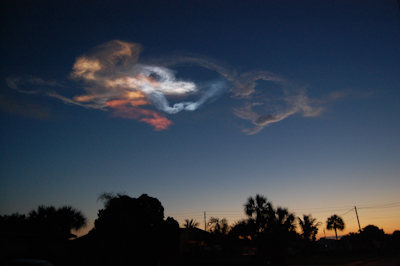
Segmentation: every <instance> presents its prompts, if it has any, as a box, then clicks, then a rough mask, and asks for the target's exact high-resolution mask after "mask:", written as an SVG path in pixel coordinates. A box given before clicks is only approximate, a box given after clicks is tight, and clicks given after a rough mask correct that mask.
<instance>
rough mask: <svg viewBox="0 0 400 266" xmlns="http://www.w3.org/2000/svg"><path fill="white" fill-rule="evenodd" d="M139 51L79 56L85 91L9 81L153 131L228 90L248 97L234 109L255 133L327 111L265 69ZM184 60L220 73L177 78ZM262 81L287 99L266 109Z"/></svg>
mask: <svg viewBox="0 0 400 266" xmlns="http://www.w3.org/2000/svg"><path fill="white" fill-rule="evenodd" d="M141 50H142V48H141V46H140V45H139V44H135V43H128V42H122V41H119V40H113V41H110V42H107V43H106V44H103V45H101V46H99V47H96V48H95V49H94V50H93V52H92V53H90V54H86V55H83V56H80V57H78V58H77V59H76V61H75V63H74V65H73V67H72V72H71V74H70V77H71V79H72V80H74V81H76V82H78V84H81V85H82V88H83V91H84V92H83V93H82V94H80V95H76V96H74V97H72V98H69V97H67V96H63V95H61V94H59V93H58V92H56V91H55V90H54V89H53V90H50V89H48V90H44V89H43V88H44V87H47V88H56V87H60V86H63V85H62V84H61V83H59V82H56V81H44V80H42V79H40V78H34V77H25V78H21V77H14V78H8V79H7V84H8V86H9V87H10V88H12V89H15V90H17V91H19V92H23V93H28V94H33V93H42V94H45V95H47V96H50V97H54V98H58V99H60V100H62V101H63V102H64V103H67V104H74V105H79V106H82V107H85V108H93V109H100V110H105V111H107V110H109V111H111V112H112V114H113V115H114V116H118V117H122V118H128V119H135V120H138V121H141V122H145V123H147V124H149V125H151V126H153V127H154V129H155V130H164V129H167V128H168V127H169V126H170V125H171V124H172V121H171V120H169V119H168V118H167V117H166V115H168V114H176V113H179V112H181V111H194V110H196V109H197V108H199V107H200V106H202V105H204V104H205V103H206V102H207V101H210V100H211V99H214V98H215V97H217V96H218V95H220V94H221V93H223V92H228V91H229V92H230V93H231V95H232V97H234V98H238V99H242V100H243V101H244V105H243V106H242V107H239V108H235V109H234V114H235V115H236V116H238V117H240V118H242V119H246V120H250V121H251V122H252V123H253V124H254V127H253V128H250V129H244V131H245V132H246V133H247V134H255V133H257V132H259V131H260V130H261V129H262V128H264V127H265V126H267V125H269V124H271V123H275V122H278V121H281V120H282V119H285V118H286V117H288V116H290V115H292V114H295V113H300V114H302V115H304V116H316V115H318V114H320V113H321V111H322V110H323V108H322V107H321V106H317V105H316V103H315V102H314V103H313V101H311V100H310V99H309V98H308V97H307V95H306V91H305V90H304V89H303V90H301V89H298V88H295V87H294V86H293V85H291V84H290V83H289V82H288V81H286V80H285V79H284V78H282V77H279V76H277V75H275V74H272V73H269V72H267V71H249V72H246V73H243V74H238V73H237V71H235V70H232V69H231V68H230V67H226V66H222V64H220V63H216V62H214V61H213V60H210V59H204V58H199V57H194V56H176V57H173V58H169V59H167V58H161V59H155V60H153V61H152V62H153V63H151V64H149V63H147V64H146V63H143V62H139V56H140V53H141ZM182 64H185V65H187V64H189V65H190V64H191V65H197V66H200V67H203V68H207V69H209V70H212V71H214V72H217V73H218V74H219V76H220V78H219V79H218V80H216V81H215V80H213V81H209V82H208V83H206V84H207V85H204V84H203V85H199V84H196V83H194V82H192V81H185V80H180V79H177V78H176V76H175V72H174V71H172V70H171V69H170V67H172V66H174V65H182ZM259 80H263V81H267V82H272V83H274V84H276V85H278V86H280V87H281V89H282V91H283V97H282V99H280V100H281V102H283V103H284V104H283V105H282V104H281V105H280V106H275V105H274V106H273V108H271V105H269V107H270V108H269V109H270V110H267V108H266V109H265V110H263V107H264V103H265V99H259V97H260V95H261V94H260V93H259V92H260V91H262V90H261V89H258V88H257V81H259ZM26 85H30V86H31V87H35V86H36V87H41V88H40V89H36V90H32V89H30V90H26V89H21V86H26ZM228 88H229V90H228ZM185 97H186V98H190V99H194V98H195V99H197V100H195V101H178V102H175V103H173V104H170V102H171V101H172V100H174V99H175V100H176V99H178V98H179V99H182V98H185ZM267 101H271V99H267ZM320 103H321V102H320ZM255 109H258V110H257V111H255Z"/></svg>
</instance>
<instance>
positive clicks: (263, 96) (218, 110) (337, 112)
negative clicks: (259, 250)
mask: <svg viewBox="0 0 400 266" xmlns="http://www.w3.org/2000/svg"><path fill="white" fill-rule="evenodd" d="M0 9H1V23H0V24H1V49H0V54H1V57H0V58H1V63H0V70H1V71H0V80H1V87H0V121H1V129H0V134H1V140H0V148H1V151H2V152H1V155H0V156H1V157H0V161H1V163H0V171H1V172H0V175H1V177H0V214H11V213H13V212H17V211H18V212H20V213H27V212H28V211H29V210H32V209H34V208H36V207H37V206H38V205H39V204H45V205H55V206H60V205H62V204H69V205H73V206H74V207H76V208H79V209H81V210H82V211H83V212H84V213H85V214H86V215H87V216H88V217H89V219H90V220H91V221H92V222H93V221H94V219H95V218H96V214H97V211H98V209H100V208H101V204H100V203H99V202H96V199H97V196H98V195H99V194H100V193H101V192H104V191H114V192H125V193H126V194H128V195H130V196H133V197H138V196H140V195H141V194H142V193H147V194H149V195H150V196H153V197H156V198H158V199H159V200H160V201H161V202H162V204H163V206H164V208H165V214H166V216H168V215H169V216H173V217H175V218H176V219H178V221H182V220H183V219H190V218H195V219H197V220H198V221H202V215H203V213H202V212H203V211H207V212H209V215H214V216H219V218H224V217H225V218H227V219H228V220H229V222H231V223H233V222H234V221H236V220H238V219H239V218H241V217H242V216H243V210H242V205H243V204H244V202H245V201H246V198H247V197H249V196H254V195H255V194H256V193H259V194H263V195H265V196H267V197H268V198H269V199H270V200H272V201H273V203H274V204H275V205H281V206H286V207H288V208H289V210H292V211H295V212H296V215H298V216H300V215H302V214H303V213H305V214H307V213H312V214H313V216H315V217H316V218H318V219H319V220H321V221H325V220H326V218H327V217H328V216H330V215H331V214H334V213H332V212H343V213H345V212H346V211H347V209H350V208H352V206H354V205H360V206H363V205H364V206H369V205H372V204H387V203H399V197H398V192H399V189H400V178H399V177H400V176H399V173H400V167H399V165H400V164H399V158H400V154H399V150H400V138H399V137H398V136H399V131H400V102H399V96H400V92H399V89H400V88H399V86H400V85H399V84H400V74H399V73H400V45H399V44H400V9H399V6H398V3H397V2H396V1H395V0H392V1H389V0H388V1H309V0H307V1H2V3H1V8H0ZM113 40H114V41H113ZM115 40H118V41H115ZM103 44H107V45H106V46H102V48H97V50H96V49H94V48H95V47H98V46H100V45H103ZM121 44H122V45H128V46H129V45H132V46H130V47H134V48H131V51H134V52H137V51H139V50H138V49H139V48H138V47H139V45H140V47H141V49H142V50H141V52H140V54H139V58H138V59H132V58H131V59H132V60H131V61H129V64H125V65H124V62H123V61H118V62H117V63H116V64H115V65H113V66H112V67H111V68H110V67H109V66H108V67H109V68H108V69H107V72H104V73H103V72H102V73H100V72H95V75H96V82H97V83H93V80H88V79H87V76H85V77H83V76H82V75H83V74H82V75H81V76H80V77H79V78H75V79H73V78H71V77H72V76H71V73H75V74H76V73H77V71H76V68H75V70H73V67H74V66H77V62H79V60H80V59H81V60H83V59H85V60H86V59H87V60H92V61H90V62H92V63H93V62H94V61H96V60H99V62H100V63H101V64H103V65H102V66H105V65H106V64H108V63H107V62H109V61H107V60H108V59H109V57H108V56H110V54H111V53H112V51H115V50H112V49H117V50H118V49H122V48H121V47H122V46H121ZM110 47H111V48H110ZM118 51H122V50H118ZM122 59H123V60H125V59H126V58H125V57H124V58H122ZM128 59H129V58H128ZM129 60H130V59H129ZM96 62H97V61H96ZM111 65H112V64H111ZM92 66H93V65H92ZM122 67H123V68H122ZM149 67H153V68H154V67H156V69H157V71H158V70H160V69H162V70H163V71H164V70H165V71H171V72H168V73H172V75H174V77H175V79H173V80H167V81H165V82H166V83H163V82H164V81H163V80H162V77H161V76H159V74H157V73H156V72H154V71H155V70H154V69H153V68H151V70H149V69H150V68H149ZM74 71H75V72H74ZM146 71H150V72H151V71H153V72H151V74H146V73H147V72H146ZM150 72H149V73H150ZM85 73H89V72H85ZM90 73H91V72H90ZM110 73H111V74H110ZM143 73H144V74H145V75H149V76H148V77H147V78H148V80H147V79H146V81H145V83H146V82H147V83H146V84H147V85H149V84H150V85H151V84H152V83H151V82H150V81H149V80H150V79H155V80H156V81H157V82H158V83H157V84H163V85H160V86H164V85H165V86H166V88H167V89H168V90H170V89H177V87H173V86H180V84H185V85H187V86H189V85H190V86H191V85H193V84H194V86H195V88H196V89H195V92H191V93H182V94H179V95H178V94H174V95H172V96H171V95H170V94H168V92H163V94H162V95H163V96H165V98H166V99H167V100H168V101H169V103H170V107H171V106H173V104H174V103H182V102H188V101H189V102H196V101H197V100H199V99H201V97H202V95H206V94H207V92H210V91H211V90H212V88H214V87H213V86H219V85H218V84H220V85H221V84H222V85H221V88H219V87H218V92H217V93H216V94H215V95H213V96H212V97H211V98H207V99H206V100H205V102H204V103H202V104H201V105H200V106H199V108H198V109H197V110H195V111H190V110H189V111H188V110H183V111H181V112H179V113H176V114H169V113H168V112H166V110H165V109H164V110H162V109H160V106H158V105H157V103H156V102H155V100H154V97H155V95H160V94H159V91H157V90H158V88H159V87H158V86H159V85H157V86H155V87H151V86H150V87H151V89H152V91H151V92H149V91H145V90H142V89H143V88H144V87H143V88H142V87H140V86H141V85H140V86H139V85H135V86H136V87H135V86H133V85H132V86H133V87H129V90H130V91H133V92H139V91H140V92H139V94H140V97H144V98H140V99H145V100H146V101H147V103H146V105H140V108H133V109H132V106H130V105H129V104H128V105H127V104H126V102H124V103H125V105H120V102H115V100H124V99H125V100H126V98H121V97H122V96H121V95H122V94H121V95H119V96H118V97H120V96H121V97H120V98H118V97H117V96H116V95H114V94H113V96H107V95H109V94H110V93H111V92H113V93H115V90H114V91H112V90H111V89H110V90H109V89H107V88H105V87H104V86H103V85H104V84H105V83H101V82H103V81H105V80H115V79H116V78H118V77H123V78H126V77H132V78H134V82H139V81H143V80H140V79H137V77H140V75H141V74H143ZM163 73H166V72H163ZM75 77H76V76H75ZM98 80H101V82H100V83H99V81H98ZM168 82H170V83H168ZM171 82H172V83H171ZM179 82H183V83H179ZM218 82H220V83H218ZM135 84H136V83H135ZM146 84H145V85H146ZM170 84H172V85H170ZM147 85H146V86H147ZM153 85H154V84H153ZM124 86H125V85H124ZM171 86H172V87H171ZM139 87H140V88H141V89H140V90H139ZM146 88H148V87H146ZM114 89H115V88H114ZM123 89H124V91H125V89H126V87H123ZM153 89H155V90H156V91H157V92H154V91H153ZM82 95H83V96H85V95H86V96H88V97H89V96H90V97H98V98H91V99H94V100H91V101H89V102H83V101H79V98H76V96H82ZM105 95H106V96H105ZM113 101H114V102H113ZM112 103H115V104H117V103H118V105H115V106H114V105H111V104H112ZM136 103H137V102H136ZM90 104H92V105H91V106H89V105H90ZM137 104H139V103H137ZM132 105H133V104H132ZM127 106H128V107H129V108H130V109H129V112H130V113H129V117H130V118H135V119H127V116H128V114H127V113H124V114H122V113H121V112H122V111H121V110H122V109H121V108H125V107H127ZM123 110H125V109H123ZM132 110H133V111H132ZM132 112H134V114H132ZM139 113H140V115H141V116H140V117H139V115H138V114H139ZM144 113H146V114H144ZM133 116H134V117H133ZM156 116H157V117H161V119H162V121H163V122H166V121H170V122H171V124H170V125H169V126H166V127H165V128H163V130H160V128H157V127H156V126H154V124H153V125H152V124H150V123H151V122H149V121H150V120H146V119H153V118H154V119H155V117H156ZM138 117H139V118H138ZM143 118H144V120H143ZM141 119H142V120H141ZM154 121H155V120H154ZM157 121H159V120H157ZM170 122H167V123H170ZM155 129H159V130H158V131H155ZM318 208H323V209H324V210H325V212H321V210H320V209H318ZM315 210H318V211H315ZM224 211H229V212H224ZM392 211H393V210H392ZM337 214H341V213H337ZM359 214H360V216H361V217H362V220H361V222H363V221H365V225H364V226H366V225H367V223H369V224H377V225H378V226H379V227H383V228H384V229H385V230H386V231H388V232H389V233H390V232H391V231H393V230H394V229H399V228H395V226H394V224H399V219H400V216H393V215H391V216H390V215H389V214H388V215H386V214H384V215H381V213H380V214H379V217H383V218H382V220H379V219H374V218H376V217H377V214H376V213H373V212H371V211H369V212H368V211H366V212H365V213H363V212H362V211H361V213H359ZM348 215H349V217H346V216H345V217H343V218H344V220H345V222H346V219H348V220H349V222H348V225H349V226H348V228H349V229H348V230H349V231H356V230H357V226H358V225H357V224H356V222H355V220H354V219H353V214H348ZM389 216H390V217H389ZM89 229H90V228H89Z"/></svg>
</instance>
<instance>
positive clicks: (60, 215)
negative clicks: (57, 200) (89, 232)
mask: <svg viewBox="0 0 400 266" xmlns="http://www.w3.org/2000/svg"><path fill="white" fill-rule="evenodd" d="M28 220H29V221H31V222H32V223H33V224H34V225H35V227H36V228H37V229H38V230H39V231H45V232H47V233H48V234H56V235H59V236H62V237H66V238H69V237H70V236H73V235H71V230H79V229H81V228H83V227H85V226H86V224H87V218H86V217H85V216H84V215H83V214H82V212H81V211H78V210H76V209H75V208H73V207H71V206H63V207H60V208H58V209H56V208H55V207H54V206H44V205H40V206H39V207H38V208H37V210H32V211H30V212H29V214H28Z"/></svg>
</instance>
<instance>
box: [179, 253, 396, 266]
mask: <svg viewBox="0 0 400 266" xmlns="http://www.w3.org/2000/svg"><path fill="white" fill-rule="evenodd" d="M399 252H400V251H399ZM189 265H190V266H200V265H201V266H204V265H207V266H228V265H229V266H231V265H232V266H251V265H255V266H258V265H260V266H261V265H270V264H269V263H268V262H267V261H265V260H263V259H260V258H256V257H254V256H247V257H241V258H224V259H204V260H203V259H197V260H186V261H183V263H182V266H189ZM281 265H287V266H289V265H290V266H300V265H314V266H322V265H331V266H337V265H345V266H400V255H395V256H394V255H391V256H385V257H365V256H324V257H318V256H314V257H309V258H297V259H288V260H286V262H285V264H281Z"/></svg>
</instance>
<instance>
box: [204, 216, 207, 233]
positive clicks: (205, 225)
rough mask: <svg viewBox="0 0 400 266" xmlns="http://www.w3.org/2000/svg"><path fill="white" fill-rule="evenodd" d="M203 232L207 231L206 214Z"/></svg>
mask: <svg viewBox="0 0 400 266" xmlns="http://www.w3.org/2000/svg"><path fill="white" fill-rule="evenodd" d="M204 231H207V219H206V212H204Z"/></svg>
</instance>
